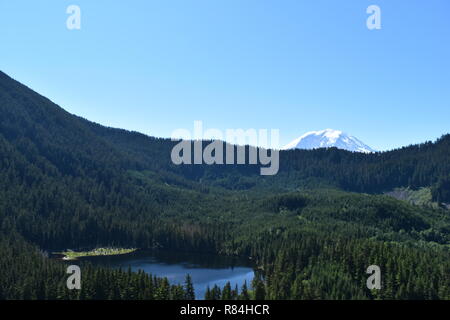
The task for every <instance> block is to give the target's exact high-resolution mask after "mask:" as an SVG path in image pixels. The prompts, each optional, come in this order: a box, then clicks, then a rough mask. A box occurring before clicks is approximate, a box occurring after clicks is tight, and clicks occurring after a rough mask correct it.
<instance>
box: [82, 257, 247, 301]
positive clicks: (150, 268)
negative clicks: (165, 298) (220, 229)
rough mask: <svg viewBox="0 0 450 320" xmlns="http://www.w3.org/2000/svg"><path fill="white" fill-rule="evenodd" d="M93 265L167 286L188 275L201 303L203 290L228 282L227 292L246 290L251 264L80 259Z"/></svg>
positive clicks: (238, 260) (181, 259)
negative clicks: (148, 277) (160, 279)
mask: <svg viewBox="0 0 450 320" xmlns="http://www.w3.org/2000/svg"><path fill="white" fill-rule="evenodd" d="M82 259H83V260H85V261H89V262H91V263H92V264H95V265H101V266H106V267H110V268H122V269H124V270H127V269H128V267H131V270H133V271H137V270H139V269H141V270H143V271H145V272H147V273H150V274H152V275H155V276H158V277H167V278H168V280H169V281H170V283H172V284H177V283H183V282H184V279H185V277H186V274H188V273H189V274H190V275H191V277H192V282H193V284H194V289H195V296H196V298H197V299H204V296H205V292H206V288H207V287H208V286H209V287H210V288H212V287H213V286H214V285H215V284H216V285H218V286H219V287H221V288H222V287H223V286H224V285H225V284H226V283H227V282H228V281H229V282H230V283H231V288H232V289H234V287H235V285H236V284H237V285H238V286H239V289H240V288H241V286H242V285H243V284H244V282H245V281H247V286H249V287H250V284H251V281H252V280H253V277H254V271H253V268H252V265H251V262H250V261H249V260H248V259H244V258H235V257H224V256H217V255H209V254H198V253H185V252H171V251H138V252H134V253H131V254H127V255H119V256H100V257H87V258H82Z"/></svg>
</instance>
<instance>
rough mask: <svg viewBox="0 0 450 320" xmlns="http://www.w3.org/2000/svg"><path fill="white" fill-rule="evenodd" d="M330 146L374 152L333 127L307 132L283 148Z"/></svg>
mask: <svg viewBox="0 0 450 320" xmlns="http://www.w3.org/2000/svg"><path fill="white" fill-rule="evenodd" d="M330 147H336V148H339V149H344V150H348V151H354V152H364V153H371V152H376V151H375V150H374V149H372V148H371V147H369V146H368V145H366V144H364V143H363V142H362V141H361V140H359V139H357V138H355V137H354V136H351V135H348V134H346V133H344V132H342V131H339V130H333V129H325V130H321V131H311V132H307V133H305V134H304V135H302V136H301V137H299V138H297V139H295V140H294V141H292V142H291V143H289V144H287V145H286V146H284V147H283V150H288V149H318V148H330Z"/></svg>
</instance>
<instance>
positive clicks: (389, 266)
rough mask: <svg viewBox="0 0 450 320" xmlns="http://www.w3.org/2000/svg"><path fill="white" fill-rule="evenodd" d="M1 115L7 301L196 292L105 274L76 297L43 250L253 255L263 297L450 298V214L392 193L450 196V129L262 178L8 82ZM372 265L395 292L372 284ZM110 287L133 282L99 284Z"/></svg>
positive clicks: (306, 154)
mask: <svg viewBox="0 0 450 320" xmlns="http://www.w3.org/2000/svg"><path fill="white" fill-rule="evenodd" d="M0 113H1V117H0V223H1V225H0V231H1V233H0V239H1V241H0V248H1V250H0V265H1V268H2V269H1V270H0V272H1V274H2V280H1V282H0V298H3V299H8V298H12V299H28V298H30V299H32V298H37V299H45V298H48V299H73V298H81V299H93V298H103V299H120V298H123V299H138V298H142V299H167V298H169V299H180V298H183V297H185V296H183V294H185V292H183V288H182V287H180V286H171V285H169V284H168V283H166V280H164V279H156V278H152V277H149V276H146V275H145V274H142V273H140V274H134V273H131V272H126V271H120V272H119V271H108V270H105V269H96V268H94V267H91V266H89V267H87V268H88V270H89V272H88V273H89V275H93V276H88V278H87V279H91V280H89V282H88V283H89V284H88V286H87V289H86V290H85V291H83V292H82V293H68V292H66V291H64V287H63V286H62V284H61V281H60V280H55V279H60V278H58V277H64V276H65V270H64V268H63V267H64V265H62V264H60V263H59V262H56V261H52V260H49V259H48V258H45V257H42V255H41V254H40V253H39V249H38V248H41V249H46V250H47V249H55V250H56V249H65V248H69V247H70V248H82V247H92V248H94V247H98V246H124V247H137V248H143V249H144V248H166V249H171V250H184V251H198V252H211V253H219V254H227V255H242V256H247V257H251V258H252V259H253V261H254V262H255V267H257V268H258V269H259V270H260V271H259V272H258V277H257V279H255V280H254V284H253V288H254V291H252V292H250V293H249V296H250V297H252V298H255V297H257V298H266V299H450V278H449V277H450V253H449V245H450V235H449V234H450V233H449V232H450V213H449V210H447V209H445V208H444V207H441V208H439V207H428V206H414V205H411V204H408V203H405V202H402V201H398V200H396V199H393V198H391V197H388V196H385V195H381V193H383V192H385V191H389V190H392V189H393V188H396V187H410V188H413V189H414V188H419V187H430V188H431V190H432V195H433V201H435V202H437V203H445V202H450V188H449V184H450V135H444V136H442V137H441V138H440V139H438V140H437V141H435V142H427V143H423V144H420V145H413V146H409V147H405V148H402V149H398V150H393V151H389V152H382V153H376V154H359V153H351V152H347V151H343V150H338V149H334V148H333V149H328V150H325V149H320V150H313V151H305V150H295V151H283V152H281V153H280V172H279V173H278V175H276V176H273V177H261V176H260V175H259V166H251V165H234V166H233V165H231V166H228V165H227V166H207V165H195V166H194V165H191V166H189V165H181V166H175V165H173V164H172V163H171V161H170V151H171V149H172V147H173V145H174V143H175V142H172V141H170V140H167V139H157V138H152V137H147V136H145V135H142V134H139V133H136V132H129V131H126V130H121V129H113V128H106V127H103V126H100V125H98V124H95V123H92V122H89V121H87V120H85V119H82V118H79V117H76V116H74V115H71V114H69V113H67V112H66V111H64V110H63V109H61V108H60V107H58V106H56V105H55V104H53V103H52V102H51V101H49V100H48V99H46V98H44V97H42V96H40V95H39V94H37V93H35V92H33V91H32V90H30V89H29V88H27V87H25V86H23V85H22V84H20V83H18V82H16V81H14V80H12V79H11V78H9V77H8V76H7V75H5V74H3V73H1V72H0ZM371 264H378V265H380V267H381V268H382V270H383V275H384V277H383V289H382V290H380V291H369V290H368V289H367V288H366V286H365V280H366V279H367V275H366V274H365V269H366V268H367V267H368V266H369V265H371ZM18 265H21V266H24V267H23V268H20V270H22V269H23V270H24V268H25V267H26V269H27V270H30V271H28V272H26V271H23V272H21V273H19V272H14V268H15V267H16V266H18ZM32 270H34V271H32ZM106 278H107V279H112V278H115V279H117V280H114V281H113V280H111V281H103V280H102V281H99V280H98V281H97V280H95V279H106ZM108 283H109V285H108ZM131 283H139V284H140V285H139V286H137V285H131ZM12 287H14V289H11V288H12ZM89 288H90V289H89ZM130 288H132V289H130ZM88 289H89V290H88ZM211 289H212V291H213V292H212V293H211V292H209V293H208V295H209V296H208V298H223V297H225V298H230V297H231V298H245V297H246V296H247V293H246V290H247V289H246V288H244V289H245V290H241V289H242V288H240V291H241V292H240V293H237V291H236V290H234V289H233V290H231V289H230V290H229V288H228V287H227V288H220V289H219V288H215V289H214V288H211ZM149 290H150V291H149ZM158 290H159V291H158ZM161 290H162V291H161ZM218 291H220V293H219V292H218ZM96 292H97V296H96ZM161 292H163V293H161ZM224 292H225V294H224ZM233 292H234V293H233ZM71 294H72V295H74V294H76V295H77V296H71Z"/></svg>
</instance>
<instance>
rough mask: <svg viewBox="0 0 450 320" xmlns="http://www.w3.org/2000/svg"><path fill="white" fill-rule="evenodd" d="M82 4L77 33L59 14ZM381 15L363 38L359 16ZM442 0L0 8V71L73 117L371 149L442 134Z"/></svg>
mask: <svg viewBox="0 0 450 320" xmlns="http://www.w3.org/2000/svg"><path fill="white" fill-rule="evenodd" d="M71 4H75V5H78V6H79V7H80V8H81V30H68V29H67V28H66V19H67V17H68V15H67V14H66V8H67V7H68V6H69V5H71ZM372 4H376V5H378V6H379V7H380V8H381V18H382V29H381V30H372V31H371V30H368V29H367V27H366V19H367V17H368V14H366V8H367V7H368V6H369V5H372ZM449 14H450V2H449V1H448V0H427V1H424V0H421V1H418V0H396V1H392V0H391V1H381V0H371V1H366V0H345V1H336V0H327V1H325V0H314V1H313V0H309V1H300V0H278V1H275V0H201V1H199V0H158V1H153V0H129V1H106V0H95V1H92V0H72V1H63V0H39V1H24V0H14V1H1V2H0V39H1V50H0V70H2V71H4V72H6V73H7V74H9V75H10V76H12V77H14V78H15V79H17V80H19V81H20V82H22V83H25V84H26V85H28V86H30V87H31V88H33V89H34V90H36V91H38V92H39V93H41V94H43V95H45V96H47V97H48V98H50V99H51V100H53V101H54V102H56V103H57V104H59V105H60V106H61V107H63V108H65V109H66V110H68V111H69V112H71V113H75V114H77V115H80V116H83V117H85V118H88V119H89V120H92V121H96V122H99V123H101V124H104V125H108V126H113V127H120V128H126V129H130V130H136V131H140V132H143V133H146V134H149V135H153V136H162V137H169V136H170V135H171V133H172V131H173V130H175V129H177V128H187V129H190V130H192V129H193V122H194V120H202V121H203V123H204V126H205V127H207V128H218V129H222V130H225V129H227V128H231V129H232V128H243V129H247V128H255V129H272V128H274V129H280V134H281V143H282V144H285V143H287V142H289V141H290V140H293V139H294V138H296V137H298V136H300V135H301V134H303V133H304V132H307V131H311V130H321V129H325V128H333V129H339V130H343V131H345V132H348V133H350V134H352V135H355V136H356V137H358V138H359V139H361V140H362V141H364V142H365V143H367V144H368V145H370V146H371V147H373V148H375V149H378V150H386V149H392V148H395V147H400V146H403V145H408V144H411V143H418V142H423V141H426V140H434V139H436V138H438V137H439V136H441V135H442V134H444V133H448V132H450V59H449V58H450V39H449V35H450V19H448V16H449Z"/></svg>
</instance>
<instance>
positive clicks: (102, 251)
mask: <svg viewBox="0 0 450 320" xmlns="http://www.w3.org/2000/svg"><path fill="white" fill-rule="evenodd" d="M136 250H137V249H135V248H131V249H124V248H96V249H93V250H91V251H79V252H77V251H72V250H67V251H64V252H58V253H59V254H63V255H64V258H63V259H64V260H75V259H77V258H82V257H95V256H116V255H122V254H127V253H131V252H134V251H136Z"/></svg>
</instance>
